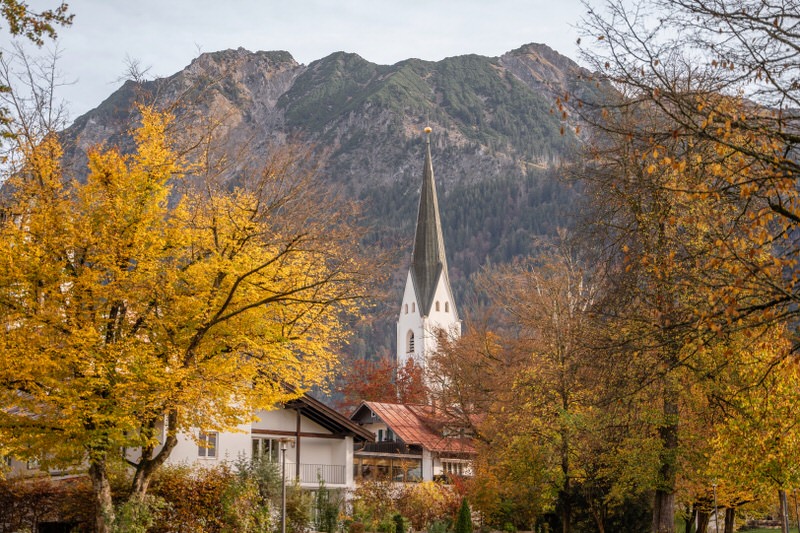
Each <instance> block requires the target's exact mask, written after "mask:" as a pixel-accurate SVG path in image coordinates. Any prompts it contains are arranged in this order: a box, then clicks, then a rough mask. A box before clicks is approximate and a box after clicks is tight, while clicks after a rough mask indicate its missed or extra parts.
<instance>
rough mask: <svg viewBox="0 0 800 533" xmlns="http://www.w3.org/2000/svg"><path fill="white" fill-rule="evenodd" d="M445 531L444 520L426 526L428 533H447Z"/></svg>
mask: <svg viewBox="0 0 800 533" xmlns="http://www.w3.org/2000/svg"><path fill="white" fill-rule="evenodd" d="M447 529H448V527H447V522H446V521H445V520H436V521H435V522H431V523H430V524H429V525H428V533H447Z"/></svg>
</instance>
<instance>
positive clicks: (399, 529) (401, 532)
mask: <svg viewBox="0 0 800 533" xmlns="http://www.w3.org/2000/svg"><path fill="white" fill-rule="evenodd" d="M392 520H394V531H395V533H406V531H408V523H407V522H408V521H407V520H406V519H405V518H403V515H401V514H400V513H397V514H395V515H394V516H393V517H392Z"/></svg>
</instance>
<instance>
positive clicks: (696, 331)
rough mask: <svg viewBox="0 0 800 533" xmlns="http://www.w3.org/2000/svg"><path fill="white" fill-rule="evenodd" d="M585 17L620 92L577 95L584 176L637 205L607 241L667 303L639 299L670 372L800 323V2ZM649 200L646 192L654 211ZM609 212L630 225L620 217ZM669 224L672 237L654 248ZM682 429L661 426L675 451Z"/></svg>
mask: <svg viewBox="0 0 800 533" xmlns="http://www.w3.org/2000/svg"><path fill="white" fill-rule="evenodd" d="M795 7H796V6H795ZM585 27H586V28H587V30H586V33H587V35H588V36H590V37H591V39H590V40H591V42H592V47H591V50H587V54H586V58H587V59H588V60H589V61H590V63H591V65H592V66H593V67H594V68H595V69H596V70H597V72H599V73H600V75H601V76H602V77H603V79H605V80H607V81H609V82H610V83H611V85H612V86H613V87H614V88H615V89H617V90H618V91H619V92H618V93H617V94H614V93H613V92H612V91H606V92H605V96H606V97H607V98H606V99H605V100H604V101H594V102H581V103H582V104H583V108H582V109H584V110H585V112H582V118H583V119H585V121H586V122H588V123H589V124H590V125H592V126H594V131H595V132H596V136H595V139H596V140H597V142H596V144H595V148H596V150H597V151H596V152H595V154H594V155H595V161H596V162H597V164H596V165H591V167H592V169H591V170H590V171H589V172H588V174H593V173H594V172H595V171H596V170H597V169H598V168H600V169H605V170H607V171H608V172H607V173H606V174H605V176H606V178H607V179H605V180H603V179H601V181H603V182H604V185H603V186H602V187H597V188H595V189H594V190H595V192H596V193H598V195H599V196H600V197H602V198H603V200H601V201H600V202H598V203H603V202H608V200H609V199H610V198H613V197H614V196H617V197H618V198H619V199H620V201H618V202H614V201H611V202H608V203H609V204H610V205H613V206H614V207H615V208H616V209H618V211H617V213H615V214H619V213H625V214H626V217H627V218H626V219H625V220H627V221H628V223H629V224H628V225H624V224H623V227H624V228H625V229H623V230H619V229H616V230H615V231H614V232H612V233H613V234H614V238H612V239H610V240H609V241H606V242H607V243H615V244H612V247H613V246H614V245H616V244H619V248H618V251H619V257H628V258H632V260H628V261H627V262H626V263H624V264H623V265H622V266H623V267H624V268H625V269H628V268H632V269H633V270H635V271H638V273H639V274H638V275H637V277H636V279H635V280H633V281H631V282H630V284H629V287H635V293H636V294H638V295H639V296H638V299H639V301H641V302H646V303H648V304H652V303H655V304H656V305H654V306H653V305H648V306H647V307H645V308H640V311H639V312H640V313H641V310H648V309H649V310H655V312H656V313H657V314H656V315H655V316H654V315H653V314H650V315H649V316H650V317H652V318H656V319H657V320H651V321H650V322H651V324H652V325H653V326H658V324H659V322H660V327H659V329H660V331H661V334H660V335H657V336H656V337H655V338H661V339H664V340H667V341H668V342H669V344H668V345H664V346H669V345H671V346H672V347H673V349H671V350H669V351H668V352H662V354H661V356H659V357H658V359H657V360H658V361H661V367H660V368H662V369H663V370H665V371H666V372H667V373H665V374H664V376H668V374H673V372H672V369H674V368H677V367H678V366H681V367H684V368H690V367H691V364H692V360H691V357H692V354H695V353H696V350H695V349H693V347H696V346H698V345H702V344H704V343H709V342H711V343H714V342H717V340H716V337H718V336H719V335H721V334H723V333H725V334H728V333H730V332H736V331H740V330H744V331H746V332H749V333H748V334H749V335H751V336H755V335H758V334H760V333H761V332H762V331H763V329H764V327H765V325H767V324H770V323H778V324H780V323H783V322H785V321H787V320H793V318H794V317H795V316H796V313H797V309H798V308H797V306H796V301H797V295H798V289H799V287H798V284H797V280H798V276H797V272H798V270H797V252H798V249H797V246H796V242H795V239H796V235H797V228H796V224H797V222H798V220H800V219H798V217H797V212H796V205H797V188H796V183H795V182H796V175H797V170H798V168H797V158H796V147H797V141H798V140H799V139H800V138H799V137H797V135H796V131H797V119H798V118H799V117H798V111H797V109H798V106H797V102H798V95H800V93H798V85H797V83H796V80H797V72H798V66H797V65H798V62H797V57H798V51H800V34H798V31H797V30H798V19H797V17H796V9H793V8H792V7H791V5H789V4H786V3H764V2H758V1H749V0H740V1H736V2H726V1H722V0H663V1H657V2H648V3H644V2H641V3H636V4H634V5H632V6H631V5H630V4H628V3H623V2H617V1H609V2H607V3H606V4H605V9H604V10H594V9H592V8H589V14H588V16H587V20H586V26H585ZM603 173H604V172H603V171H602V170H601V171H600V172H599V174H601V175H602V174H603ZM601 191H605V192H607V193H608V194H604V193H603V192H601ZM640 198H646V199H647V202H649V203H648V204H647V205H646V207H647V209H646V210H642V209H640V207H641V206H642V205H643V204H642V202H641V201H640V200H639V199H640ZM648 213H649V216H648V218H644V217H643V216H642V215H647V214H648ZM606 220H607V221H613V222H611V224H609V226H610V225H612V224H617V228H619V227H620V226H619V224H618V222H619V220H620V218H619V217H617V218H606ZM643 221H647V222H649V224H645V225H642V224H640V223H641V222H643ZM627 231H633V232H635V233H636V234H637V235H638V237H639V238H638V239H635V241H636V243H635V246H637V247H636V248H633V247H632V244H631V241H625V242H624V244H623V241H624V239H620V238H619V237H620V235H621V234H623V233H625V232H627ZM660 236H664V237H667V240H666V241H662V243H663V244H664V245H663V246H659V247H656V248H650V249H648V248H647V246H646V244H647V243H654V242H655V243H658V241H654V239H655V238H659V237H660ZM626 247H627V249H626ZM653 251H655V252H656V253H655V254H653V253H652V252H653ZM643 264H644V265H646V267H645V268H641V267H642V266H643ZM679 265H680V266H679ZM648 269H650V272H649V273H647V270H648ZM642 274H644V275H645V277H644V278H643V277H642ZM647 287H650V289H649V290H647ZM659 287H660V289H659ZM643 288H644V289H645V290H644V291H643V290H642V289H643ZM647 294H650V295H652V296H655V299H653V298H649V299H646V300H645V299H644V298H643V297H644V296H646V295H647ZM676 302H678V303H679V305H678V306H675V305H674V304H675V303H676ZM664 304H667V305H668V306H669V307H668V308H665V306H664ZM675 311H677V312H678V313H677V314H676V313H675ZM641 316H648V315H646V314H642V315H641ZM640 338H641V336H640ZM672 379H674V378H668V379H667V380H666V381H665V383H666V384H668V383H670V382H671V380H672ZM672 390H674V388H672ZM665 393H668V394H666V395H665V396H664V399H665V400H667V399H668V397H670V396H671V397H673V400H671V401H669V403H670V404H671V406H670V407H669V409H667V407H668V406H667V404H666V403H665V411H664V413H665V414H668V413H672V414H674V415H675V416H679V415H680V413H679V412H677V411H676V410H675V408H676V407H677V406H679V402H677V401H675V400H677V397H676V396H675V395H674V394H673V393H669V389H665ZM673 420H674V418H673ZM677 428H678V426H677V425H673V428H672V429H669V425H667V426H664V427H663V429H662V435H663V442H664V444H668V443H671V444H670V445H669V446H670V447H671V448H672V449H674V450H678V445H679V441H677V440H676V439H675V438H674V437H673V435H675V436H677V432H676V431H675V430H677ZM667 464H668V463H667V462H664V463H663V465H664V466H665V467H666V466H667ZM664 474H665V475H666V474H668V470H665V471H664ZM668 478H670V479H673V480H674V479H675V477H674V475H669V476H668ZM665 479H666V478H665ZM674 488H675V484H674V483H672V482H671V483H667V485H666V486H665V489H666V492H665V493H664V494H663V496H664V498H659V497H658V496H659V494H660V492H657V498H656V503H657V505H656V508H655V511H656V516H655V517H654V531H672V530H673V529H674V525H672V524H671V518H670V517H671V515H672V512H671V510H670V507H672V504H671V503H670V502H669V498H670V497H669V492H670V491H672V490H674ZM659 501H661V504H659Z"/></svg>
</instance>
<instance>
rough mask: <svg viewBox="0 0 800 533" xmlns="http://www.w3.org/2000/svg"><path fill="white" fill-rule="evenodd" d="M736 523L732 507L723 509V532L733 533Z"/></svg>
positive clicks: (734, 510) (734, 511)
mask: <svg viewBox="0 0 800 533" xmlns="http://www.w3.org/2000/svg"><path fill="white" fill-rule="evenodd" d="M735 523H736V509H734V508H733V507H726V508H725V531H724V533H733V531H734V529H733V527H734V524H735Z"/></svg>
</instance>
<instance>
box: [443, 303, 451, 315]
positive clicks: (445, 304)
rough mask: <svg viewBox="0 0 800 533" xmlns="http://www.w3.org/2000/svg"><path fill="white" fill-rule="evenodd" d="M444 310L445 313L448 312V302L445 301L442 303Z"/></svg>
mask: <svg viewBox="0 0 800 533" xmlns="http://www.w3.org/2000/svg"><path fill="white" fill-rule="evenodd" d="M444 312H445V313H449V312H450V302H445V303H444Z"/></svg>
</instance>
